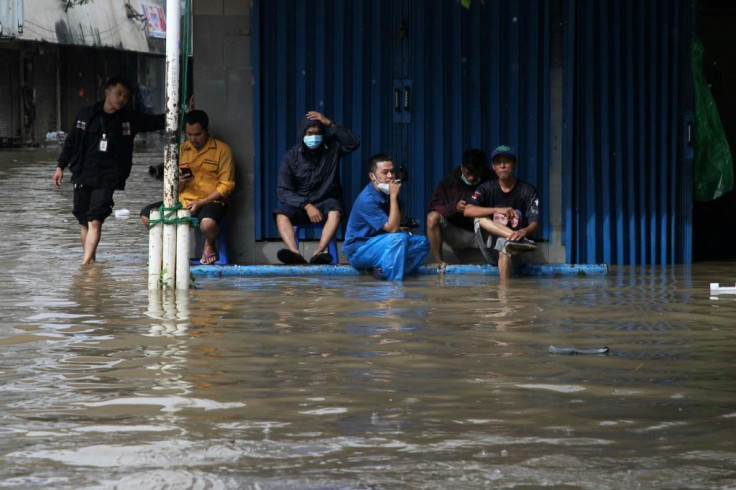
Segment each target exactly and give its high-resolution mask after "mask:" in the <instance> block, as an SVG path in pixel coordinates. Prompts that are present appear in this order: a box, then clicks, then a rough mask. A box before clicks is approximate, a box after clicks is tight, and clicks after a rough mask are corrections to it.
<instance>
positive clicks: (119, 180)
mask: <svg viewBox="0 0 736 490" xmlns="http://www.w3.org/2000/svg"><path fill="white" fill-rule="evenodd" d="M103 104H104V102H103V101H101V102H97V103H96V104H95V105H93V106H90V107H85V108H84V109H82V110H81V111H79V114H77V117H76V118H75V122H74V127H73V128H72V129H71V131H69V134H68V135H67V137H66V139H65V140H64V147H63V149H62V151H61V155H60V156H59V161H58V163H57V166H58V167H59V168H61V169H64V168H66V167H67V166H68V167H69V169H70V170H71V172H72V182H75V183H79V184H83V185H90V186H92V187H112V188H115V189H118V190H123V189H125V181H126V180H128V176H129V175H130V170H131V168H132V166H133V140H134V139H135V135H136V134H137V133H143V132H146V131H155V130H158V129H163V128H164V124H165V120H164V115H163V114H158V115H151V114H142V113H140V112H136V111H129V110H127V109H123V110H121V111H118V112H116V113H114V114H113V115H112V116H111V117H110V124H109V127H108V128H107V129H108V130H107V132H106V133H107V134H106V136H107V140H108V141H109V148H110V150H109V151H108V152H107V153H106V154H100V153H99V152H96V154H95V155H91V154H90V153H91V152H87V153H85V148H90V147H95V148H96V146H97V145H98V144H99V141H87V139H88V138H89V137H90V136H89V135H88V131H87V130H88V129H89V128H90V125H91V124H92V123H93V121H94V120H95V118H101V117H102V114H103V110H102V107H103ZM100 159H106V160H107V162H108V163H110V164H111V165H114V167H115V172H114V176H111V177H110V178H101V179H98V178H92V177H89V175H90V174H92V175H93V176H95V175H96V173H95V172H94V171H92V170H93V169H91V168H87V170H88V172H87V175H85V171H84V170H85V166H94V165H97V162H99V161H101V160H100Z"/></svg>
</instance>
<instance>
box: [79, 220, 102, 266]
mask: <svg viewBox="0 0 736 490" xmlns="http://www.w3.org/2000/svg"><path fill="white" fill-rule="evenodd" d="M101 235H102V222H101V221H99V220H93V221H90V222H89V223H88V224H87V226H82V248H83V249H84V258H83V259H82V265H89V264H94V263H95V260H96V257H97V245H99V243H100V236H101Z"/></svg>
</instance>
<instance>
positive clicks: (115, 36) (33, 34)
mask: <svg viewBox="0 0 736 490" xmlns="http://www.w3.org/2000/svg"><path fill="white" fill-rule="evenodd" d="M146 2H147V3H148V4H153V5H156V6H160V7H161V8H163V6H164V5H163V3H164V2H162V0H146ZM126 3H127V4H130V6H131V8H127V7H126ZM142 12H143V10H142V8H141V3H140V1H139V0H130V1H127V2H123V1H114V2H113V1H94V2H89V3H87V4H84V5H76V6H74V7H72V8H69V9H66V10H65V7H64V2H62V1H60V0H33V1H32V2H31V1H28V0H25V1H24V2H19V1H17V0H0V21H1V20H5V24H4V25H3V31H2V32H1V33H0V35H1V36H4V37H12V38H15V39H17V40H19V41H39V42H48V43H53V44H66V45H78V46H96V47H108V48H116V49H123V50H128V51H138V52H150V53H156V52H157V53H164V52H165V49H166V47H165V42H164V40H163V39H154V38H151V37H150V36H149V35H148V32H147V30H146V24H145V21H144V18H143V17H141V13H142Z"/></svg>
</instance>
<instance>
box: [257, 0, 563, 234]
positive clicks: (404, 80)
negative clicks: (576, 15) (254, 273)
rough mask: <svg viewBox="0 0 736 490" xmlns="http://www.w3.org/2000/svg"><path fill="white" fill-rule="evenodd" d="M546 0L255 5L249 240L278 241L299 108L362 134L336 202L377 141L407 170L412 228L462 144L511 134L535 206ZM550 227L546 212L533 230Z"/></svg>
mask: <svg viewBox="0 0 736 490" xmlns="http://www.w3.org/2000/svg"><path fill="white" fill-rule="evenodd" d="M549 3H550V1H549V0H512V1H504V2H501V1H491V2H488V1H486V2H484V3H482V2H477V1H476V2H472V6H471V9H470V10H467V9H465V8H463V7H462V6H461V4H460V3H459V2H457V1H456V0H426V1H425V0H394V1H391V0H313V1H311V2H302V1H297V0H270V1H256V2H255V5H254V36H253V41H254V42H253V46H254V49H253V58H254V59H253V65H254V67H255V69H256V74H257V75H256V79H255V84H256V86H255V111H256V112H255V113H256V115H255V118H256V120H255V135H256V172H255V181H256V196H255V202H256V206H257V209H256V237H257V239H273V238H277V237H278V232H277V230H276V226H275V223H274V222H273V219H272V217H271V213H272V210H273V209H274V208H275V207H276V204H277V197H276V176H277V173H278V167H279V163H280V161H281V157H282V155H283V153H284V152H285V151H286V150H287V149H288V148H289V147H290V146H292V145H294V144H296V142H297V136H296V128H297V124H298V121H299V119H300V118H301V116H302V115H303V114H304V113H305V112H306V111H307V110H309V109H316V110H318V111H320V112H323V113H325V114H326V115H327V116H328V117H330V118H332V119H335V120H337V121H340V122H342V123H343V124H344V125H345V126H347V127H348V128H350V129H352V130H353V131H354V132H355V133H356V134H359V135H360V136H361V141H362V144H361V148H360V149H359V150H358V151H356V152H355V153H353V154H352V155H351V156H350V157H348V158H346V159H345V161H343V163H342V166H341V171H342V176H341V178H342V183H343V187H344V195H345V204H346V208H347V210H348V211H349V209H350V206H351V204H352V202H353V200H354V199H355V198H356V197H357V195H358V193H359V192H360V190H361V189H362V188H363V187H364V186H365V184H366V183H367V182H368V177H367V174H368V171H367V160H368V158H369V157H370V155H372V154H373V153H376V152H379V151H383V152H387V153H389V154H391V155H392V156H393V157H394V159H395V164H396V165H397V166H400V167H404V168H405V169H406V170H407V171H408V174H409V180H408V182H407V183H406V185H405V186H404V189H405V193H404V196H403V197H404V200H405V202H406V205H407V215H409V216H411V217H414V218H415V219H416V220H417V221H418V222H419V223H420V224H421V225H422V229H423V228H424V217H425V215H426V209H427V204H428V203H429V199H430V197H431V194H432V191H433V189H434V187H435V185H436V184H437V182H438V181H439V180H440V179H441V178H442V176H443V175H444V174H445V173H446V172H448V171H449V170H450V169H452V168H453V167H455V166H456V165H457V164H459V162H460V157H461V155H462V152H463V150H465V149H469V148H482V149H484V150H486V151H490V150H491V149H492V148H494V147H495V146H497V145H499V144H511V145H513V146H516V147H517V148H518V151H519V158H520V167H519V176H520V177H521V178H522V179H523V180H526V181H528V182H530V183H532V184H533V185H535V186H536V187H537V189H538V190H539V192H540V196H541V205H542V210H543V214H544V210H545V209H546V208H547V199H548V196H547V189H548V187H549V186H548V181H549V176H548V163H549V153H550V150H549V147H550V142H549V139H550V137H549V11H550V9H549ZM397 96H398V97H399V99H398V100H399V103H398V104H397V99H396V97H397ZM548 223H549V220H548V217H547V216H545V217H544V218H543V223H542V234H543V236H545V237H547V236H548Z"/></svg>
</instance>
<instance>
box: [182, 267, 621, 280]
mask: <svg viewBox="0 0 736 490" xmlns="http://www.w3.org/2000/svg"><path fill="white" fill-rule="evenodd" d="M190 270H191V273H192V275H193V276H197V277H232V276H282V277H293V276H297V277H298V276H358V275H361V274H363V273H361V272H359V271H357V270H356V269H354V268H353V267H352V266H349V265H197V266H192V268H191V269H190ZM418 273H419V274H420V275H434V274H439V273H440V271H439V269H438V268H437V267H430V266H422V267H420V268H419V271H418ZM517 273H518V274H519V275H521V276H532V277H538V276H547V277H576V276H581V277H587V276H605V275H608V266H607V265H606V264H589V265H585V264H583V265H567V264H527V265H525V266H524V267H522V268H521V269H518V271H517ZM445 274H452V275H455V274H478V275H485V276H497V275H498V267H494V266H492V265H448V266H446V267H445Z"/></svg>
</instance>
